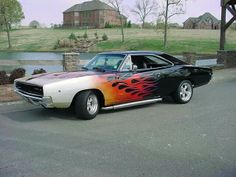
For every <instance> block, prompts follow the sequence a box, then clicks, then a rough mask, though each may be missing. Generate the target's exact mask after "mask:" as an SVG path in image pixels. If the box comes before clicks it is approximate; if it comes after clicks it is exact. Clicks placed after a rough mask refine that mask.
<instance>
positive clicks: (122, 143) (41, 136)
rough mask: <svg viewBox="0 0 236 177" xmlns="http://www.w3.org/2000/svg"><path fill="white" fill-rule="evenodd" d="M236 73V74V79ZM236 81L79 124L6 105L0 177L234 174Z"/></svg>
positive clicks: (69, 116) (1, 116) (0, 113)
mask: <svg viewBox="0 0 236 177" xmlns="http://www.w3.org/2000/svg"><path fill="white" fill-rule="evenodd" d="M235 78H236V77H235ZM235 135H236V79H234V78H230V79H226V80H224V79H221V80H219V81H213V82H212V83H210V84H209V85H206V86H203V87H200V88H196V89H195V90H194V96H193V99H192V101H191V102H190V103H189V104H186V105H178V104H174V103H173V102H171V101H170V100H167V101H164V102H163V103H157V104H152V105H147V106H140V107H136V108H131V109H124V110H119V111H106V112H105V111H104V112H101V113H100V114H99V115H98V116H97V118H96V119H94V120H91V121H81V120H77V119H75V118H74V115H73V113H71V112H70V111H69V110H45V109H43V108H39V107H35V106H31V105H28V104H27V103H23V104H22V103H21V102H19V103H17V104H3V105H1V106H0V177H54V176H55V177H235V176H236V136H235Z"/></svg>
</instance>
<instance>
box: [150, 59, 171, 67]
mask: <svg viewBox="0 0 236 177" xmlns="http://www.w3.org/2000/svg"><path fill="white" fill-rule="evenodd" d="M146 58H147V59H149V60H150V62H152V63H153V64H157V65H156V66H158V65H159V67H161V66H168V65H171V64H170V63H169V62H167V61H165V60H163V59H161V58H159V57H155V56H146Z"/></svg>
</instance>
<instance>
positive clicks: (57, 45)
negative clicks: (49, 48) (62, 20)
mask: <svg viewBox="0 0 236 177" xmlns="http://www.w3.org/2000/svg"><path fill="white" fill-rule="evenodd" d="M59 47H60V40H57V42H56V44H55V45H54V47H53V49H58V48H59Z"/></svg>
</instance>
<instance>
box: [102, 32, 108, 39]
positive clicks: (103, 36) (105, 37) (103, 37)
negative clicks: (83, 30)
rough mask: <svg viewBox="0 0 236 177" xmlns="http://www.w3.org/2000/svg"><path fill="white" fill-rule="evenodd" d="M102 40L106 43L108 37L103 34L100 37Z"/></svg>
mask: <svg viewBox="0 0 236 177" xmlns="http://www.w3.org/2000/svg"><path fill="white" fill-rule="evenodd" d="M102 40H103V41H107V40H108V36H107V35H106V34H105V33H104V34H103V35H102Z"/></svg>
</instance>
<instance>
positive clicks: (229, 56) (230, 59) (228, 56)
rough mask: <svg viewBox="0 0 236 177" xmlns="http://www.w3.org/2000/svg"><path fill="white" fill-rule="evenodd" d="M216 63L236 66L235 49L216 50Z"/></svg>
mask: <svg viewBox="0 0 236 177" xmlns="http://www.w3.org/2000/svg"><path fill="white" fill-rule="evenodd" d="M217 58H218V61H217V62H218V63H219V64H223V65H224V66H225V68H232V67H236V50H234V51H233V50H231V51H225V50H220V51H218V52H217Z"/></svg>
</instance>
